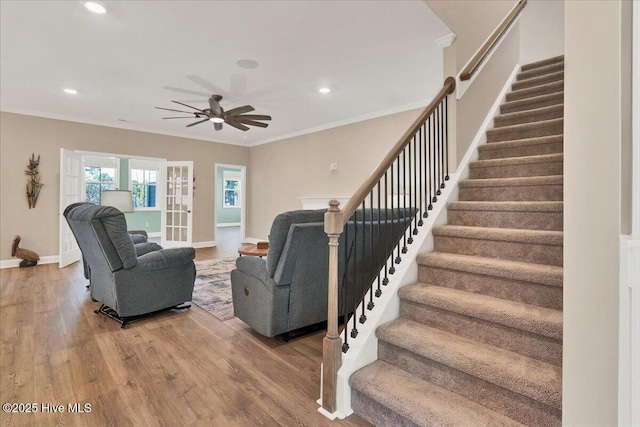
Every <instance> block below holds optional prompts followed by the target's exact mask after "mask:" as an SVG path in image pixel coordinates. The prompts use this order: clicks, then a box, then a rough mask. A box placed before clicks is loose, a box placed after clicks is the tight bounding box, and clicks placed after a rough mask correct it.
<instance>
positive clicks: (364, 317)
mask: <svg viewBox="0 0 640 427" xmlns="http://www.w3.org/2000/svg"><path fill="white" fill-rule="evenodd" d="M365 200H366V198H365ZM364 202H365V201H364V200H363V201H362V266H363V267H364V263H365V262H366V260H365V257H366V256H367V251H366V238H367V236H366V234H367V225H366V220H367V218H366V216H367V215H366V214H367V210H366V206H365V203H364ZM360 280H361V281H360V286H359V287H358V290H359V291H360V292H364V289H365V286H369V285H367V283H366V282H365V281H364V280H365V277H364V276H362V275H360ZM364 297H365V295H362V296H360V293H358V298H359V302H360V301H361V302H362V314H361V315H360V323H364V322H366V321H367V315H366V314H365V313H364V305H365V304H364Z"/></svg>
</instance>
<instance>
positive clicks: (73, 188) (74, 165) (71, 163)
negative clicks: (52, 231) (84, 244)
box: [58, 148, 84, 268]
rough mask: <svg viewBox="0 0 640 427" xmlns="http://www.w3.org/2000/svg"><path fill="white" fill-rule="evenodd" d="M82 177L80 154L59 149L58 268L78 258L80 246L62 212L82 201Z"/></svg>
mask: <svg viewBox="0 0 640 427" xmlns="http://www.w3.org/2000/svg"><path fill="white" fill-rule="evenodd" d="M83 183H84V177H83V176H82V155H80V154H78V153H75V152H73V151H70V150H65V149H64V148H61V149H60V215H59V216H60V227H59V228H60V239H59V249H58V254H59V260H58V264H59V266H60V268H62V267H66V266H67V265H69V264H71V263H74V262H76V261H79V260H80V255H81V254H80V248H79V247H78V243H77V242H76V238H75V237H74V236H73V233H72V232H71V229H70V228H69V224H67V221H66V220H65V219H64V215H63V212H64V210H65V209H66V207H67V206H69V205H70V204H72V203H77V202H82V201H84V194H83Z"/></svg>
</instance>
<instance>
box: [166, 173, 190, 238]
mask: <svg viewBox="0 0 640 427" xmlns="http://www.w3.org/2000/svg"><path fill="white" fill-rule="evenodd" d="M163 173H164V181H165V184H164V206H163V207H164V209H162V246H163V247H165V248H171V247H180V246H191V233H192V218H193V217H192V215H193V208H192V206H193V162H192V161H183V162H165V163H164V167H163Z"/></svg>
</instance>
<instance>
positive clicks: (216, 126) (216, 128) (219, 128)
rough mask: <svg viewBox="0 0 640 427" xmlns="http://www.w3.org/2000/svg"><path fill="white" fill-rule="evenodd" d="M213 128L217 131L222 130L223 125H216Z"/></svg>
mask: <svg viewBox="0 0 640 427" xmlns="http://www.w3.org/2000/svg"><path fill="white" fill-rule="evenodd" d="M213 128H214V129H215V130H222V123H214V124H213Z"/></svg>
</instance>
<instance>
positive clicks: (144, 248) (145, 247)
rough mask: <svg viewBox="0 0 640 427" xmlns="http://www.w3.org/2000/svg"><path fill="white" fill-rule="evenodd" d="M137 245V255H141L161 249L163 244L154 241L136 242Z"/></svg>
mask: <svg viewBox="0 0 640 427" xmlns="http://www.w3.org/2000/svg"><path fill="white" fill-rule="evenodd" d="M135 247H136V255H138V256H139V257H141V256H142V255H145V254H148V253H149V252H154V251H159V250H160V249H162V246H160V245H159V244H157V243H154V242H143V243H136V244H135Z"/></svg>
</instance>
